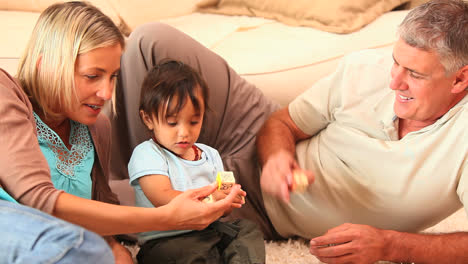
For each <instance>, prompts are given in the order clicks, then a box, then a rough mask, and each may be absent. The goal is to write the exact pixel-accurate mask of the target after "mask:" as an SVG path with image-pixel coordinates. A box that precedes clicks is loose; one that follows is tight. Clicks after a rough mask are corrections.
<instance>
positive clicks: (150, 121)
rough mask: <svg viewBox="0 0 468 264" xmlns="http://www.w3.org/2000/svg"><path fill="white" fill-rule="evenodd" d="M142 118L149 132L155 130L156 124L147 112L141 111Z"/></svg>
mask: <svg viewBox="0 0 468 264" xmlns="http://www.w3.org/2000/svg"><path fill="white" fill-rule="evenodd" d="M140 117H141V120H143V123H144V124H145V126H146V127H147V128H148V129H149V130H153V129H154V123H153V118H152V117H151V116H149V115H148V114H147V113H146V112H145V111H143V110H140Z"/></svg>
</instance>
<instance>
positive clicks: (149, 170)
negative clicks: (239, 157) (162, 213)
mask: <svg viewBox="0 0 468 264" xmlns="http://www.w3.org/2000/svg"><path fill="white" fill-rule="evenodd" d="M195 145H196V146H197V147H198V148H199V149H201V150H202V155H201V159H200V160H197V161H189V160H184V159H181V158H179V157H178V156H176V155H175V154H173V153H172V152H170V151H168V150H166V149H164V148H162V147H160V146H159V145H158V144H156V143H155V142H154V141H153V140H152V139H150V140H148V141H145V142H143V143H141V144H140V145H138V146H137V147H136V148H135V149H134V150H133V154H132V157H131V158H130V162H129V164H128V174H129V176H130V185H132V186H133V188H134V189H135V204H136V205H137V206H140V207H149V208H151V207H154V205H153V204H152V203H151V202H150V201H149V200H148V198H147V197H146V196H145V194H144V193H143V190H142V189H141V187H140V184H139V182H138V179H139V178H140V177H143V176H146V175H155V174H156V175H166V176H168V177H169V180H170V181H171V184H172V188H173V189H174V190H177V191H182V192H183V191H186V190H189V189H196V188H200V187H203V186H206V185H208V184H210V183H213V182H214V181H216V174H217V173H218V172H219V171H223V170H224V167H223V162H222V160H221V157H220V156H219V153H218V151H217V150H215V149H214V148H211V147H209V146H207V145H204V144H199V143H196V144H195ZM189 231H190V230H174V231H152V232H144V233H140V234H139V237H138V240H139V242H140V243H144V242H146V241H148V240H151V239H155V238H161V237H168V236H175V235H179V234H183V233H187V232H189Z"/></svg>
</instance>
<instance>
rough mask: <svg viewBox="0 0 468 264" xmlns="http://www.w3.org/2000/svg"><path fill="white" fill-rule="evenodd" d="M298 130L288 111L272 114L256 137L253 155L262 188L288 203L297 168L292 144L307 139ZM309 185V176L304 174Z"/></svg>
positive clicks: (294, 147)
mask: <svg viewBox="0 0 468 264" xmlns="http://www.w3.org/2000/svg"><path fill="white" fill-rule="evenodd" d="M310 137H311V136H310V135H307V134H305V133H304V132H303V131H302V130H301V129H299V128H298V127H297V126H296V124H295V123H294V121H293V120H292V119H291V116H290V115H289V111H288V108H287V107H286V108H283V109H280V110H278V111H277V112H275V113H273V114H272V115H271V117H270V118H269V119H268V120H267V121H266V122H265V124H264V125H263V127H262V128H261V129H260V131H259V133H258V135H257V142H256V144H257V152H258V156H259V160H260V163H261V165H262V175H261V178H260V184H261V186H262V189H263V190H264V191H266V192H268V193H270V194H272V195H274V196H276V197H278V198H280V199H282V200H284V201H289V189H290V188H291V182H292V171H293V170H294V169H300V168H299V165H298V164H297V162H296V160H295V158H294V157H295V151H296V142H298V141H300V140H303V139H307V138H310ZM306 175H307V176H308V178H309V182H312V181H313V175H312V173H310V172H306Z"/></svg>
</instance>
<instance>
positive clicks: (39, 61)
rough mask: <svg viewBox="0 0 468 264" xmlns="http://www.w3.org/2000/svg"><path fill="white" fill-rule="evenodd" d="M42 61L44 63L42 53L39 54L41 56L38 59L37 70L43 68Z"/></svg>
mask: <svg viewBox="0 0 468 264" xmlns="http://www.w3.org/2000/svg"><path fill="white" fill-rule="evenodd" d="M41 63H42V54H41V55H40V56H39V58H38V59H37V61H36V68H37V71H39V70H40V69H41Z"/></svg>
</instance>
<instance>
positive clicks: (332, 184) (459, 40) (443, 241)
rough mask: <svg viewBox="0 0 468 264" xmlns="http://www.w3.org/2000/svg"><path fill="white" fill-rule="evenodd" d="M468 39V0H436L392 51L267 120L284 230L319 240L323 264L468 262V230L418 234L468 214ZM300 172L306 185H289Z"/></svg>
mask: <svg viewBox="0 0 468 264" xmlns="http://www.w3.org/2000/svg"><path fill="white" fill-rule="evenodd" d="M467 39H468V3H467V2H464V1H462V0H434V1H430V2H428V3H426V4H424V5H421V6H419V7H417V8H415V9H413V10H412V11H411V12H410V13H409V14H408V16H407V17H406V18H405V20H404V21H403V23H402V24H401V26H400V29H399V39H398V41H397V42H396V44H395V46H394V49H393V56H391V55H390V54H388V56H382V55H381V54H379V53H377V52H375V51H363V52H359V53H356V54H352V55H350V56H348V57H347V58H345V59H344V61H343V62H342V63H341V65H340V66H339V68H338V70H337V71H336V72H335V73H334V74H333V75H331V76H329V77H327V78H325V79H323V80H321V81H319V82H318V83H317V84H316V85H314V86H313V87H312V88H311V89H309V90H308V91H306V92H305V93H304V94H302V95H301V96H299V97H298V98H297V99H296V100H294V101H293V102H292V103H291V104H290V105H289V106H288V107H287V108H284V109H281V110H279V111H277V112H275V113H274V114H273V115H272V116H271V117H270V118H269V119H268V121H267V122H266V123H265V125H264V127H263V128H262V129H261V130H260V132H259V134H258V137H257V149H258V153H259V158H260V162H261V163H262V166H263V169H262V174H261V179H260V182H261V187H262V191H263V198H264V204H265V208H266V211H267V213H268V216H269V218H270V220H271V222H272V224H273V226H274V228H275V229H276V231H277V232H278V233H279V234H280V235H281V236H282V237H293V236H300V237H305V238H312V239H311V242H310V252H311V253H312V254H313V255H315V256H317V258H318V259H319V260H321V261H322V262H325V263H373V262H375V261H378V260H388V261H395V262H416V263H468V233H465V232H458V233H452V234H438V235H427V234H417V232H418V231H421V230H423V229H425V228H427V227H429V226H431V225H434V224H436V223H437V222H439V221H441V220H442V219H444V218H445V217H447V216H449V215H450V214H452V213H453V212H455V211H456V210H457V209H459V208H460V207H461V206H463V205H465V209H466V210H468V140H467V138H468V137H467V133H466V126H467V121H468V96H466V94H467V87H468V42H467V41H466V40H467ZM388 73H390V74H388ZM388 87H390V89H388ZM296 157H297V160H296ZM298 169H299V170H303V172H305V173H306V174H307V176H308V178H309V182H310V185H309V187H308V189H307V190H306V192H305V193H300V192H294V191H292V190H291V186H292V181H293V180H294V179H293V176H292V171H293V170H298ZM312 182H313V183H312Z"/></svg>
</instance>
